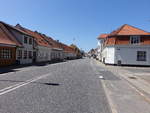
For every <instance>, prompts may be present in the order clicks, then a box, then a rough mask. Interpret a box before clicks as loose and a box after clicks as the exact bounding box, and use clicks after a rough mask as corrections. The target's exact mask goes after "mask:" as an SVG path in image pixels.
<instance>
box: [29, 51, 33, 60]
mask: <svg viewBox="0 0 150 113" xmlns="http://www.w3.org/2000/svg"><path fill="white" fill-rule="evenodd" d="M29 58H30V59H32V51H29Z"/></svg>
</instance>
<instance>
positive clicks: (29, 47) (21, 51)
mask: <svg viewBox="0 0 150 113" xmlns="http://www.w3.org/2000/svg"><path fill="white" fill-rule="evenodd" d="M1 23H2V24H3V25H4V26H5V27H6V28H7V30H8V31H9V32H10V33H11V35H13V36H14V37H15V38H16V40H17V41H18V42H19V43H20V44H21V47H17V48H16V60H17V61H18V63H20V64H29V63H32V62H33V52H34V46H35V44H34V38H33V37H32V36H31V35H29V34H27V33H26V32H24V31H22V30H20V29H17V28H16V27H14V26H11V25H9V24H6V23H4V22H1Z"/></svg>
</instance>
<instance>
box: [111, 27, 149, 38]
mask: <svg viewBox="0 0 150 113" xmlns="http://www.w3.org/2000/svg"><path fill="white" fill-rule="evenodd" d="M122 35H150V33H149V32H146V31H144V30H141V29H139V28H136V27H133V26H131V25H127V24H125V25H123V26H121V27H120V28H118V29H117V30H115V31H113V32H111V33H110V34H109V36H122Z"/></svg>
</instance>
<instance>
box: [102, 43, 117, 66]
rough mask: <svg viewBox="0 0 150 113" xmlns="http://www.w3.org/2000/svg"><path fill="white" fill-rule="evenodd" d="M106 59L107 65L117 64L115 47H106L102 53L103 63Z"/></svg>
mask: <svg viewBox="0 0 150 113" xmlns="http://www.w3.org/2000/svg"><path fill="white" fill-rule="evenodd" d="M104 58H105V63H106V64H114V63H115V47H113V46H112V47H105V49H104V50H103V52H102V61H103V59H104Z"/></svg>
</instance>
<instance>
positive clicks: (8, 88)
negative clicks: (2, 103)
mask: <svg viewBox="0 0 150 113" xmlns="http://www.w3.org/2000/svg"><path fill="white" fill-rule="evenodd" d="M49 75H50V74H46V75H43V76H40V77H36V78H33V79H30V80H27V81H25V82H23V83H20V84H16V85H13V86H10V87H7V88H4V89H2V90H0V91H3V92H0V96H1V95H3V94H6V93H9V92H11V91H13V90H16V89H18V88H20V87H22V86H25V85H28V84H30V83H32V82H35V81H37V80H39V79H42V78H45V77H47V76H49Z"/></svg>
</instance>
